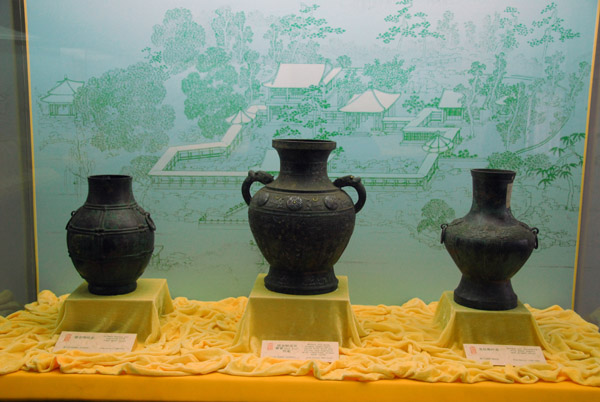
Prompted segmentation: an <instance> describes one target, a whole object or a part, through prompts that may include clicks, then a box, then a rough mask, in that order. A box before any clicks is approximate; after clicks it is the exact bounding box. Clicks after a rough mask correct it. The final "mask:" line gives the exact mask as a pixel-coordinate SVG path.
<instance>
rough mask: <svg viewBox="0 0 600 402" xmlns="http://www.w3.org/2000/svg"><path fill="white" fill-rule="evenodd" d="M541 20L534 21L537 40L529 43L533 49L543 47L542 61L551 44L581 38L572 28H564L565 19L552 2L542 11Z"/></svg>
mask: <svg viewBox="0 0 600 402" xmlns="http://www.w3.org/2000/svg"><path fill="white" fill-rule="evenodd" d="M540 17H541V19H539V20H536V21H533V22H532V24H531V25H532V26H533V28H534V29H533V31H534V35H535V38H534V39H531V40H529V41H528V43H529V45H530V46H531V47H533V48H535V47H538V46H541V47H542V61H543V60H545V59H546V54H547V53H548V48H549V46H550V44H551V43H555V42H556V41H557V40H558V41H560V42H565V41H567V40H571V39H575V38H578V37H579V36H580V33H579V32H574V31H573V30H572V29H571V28H565V27H564V26H563V23H564V19H563V18H560V17H559V15H558V6H557V4H556V3H555V2H551V3H550V4H548V5H547V6H546V7H544V8H543V9H542V11H540Z"/></svg>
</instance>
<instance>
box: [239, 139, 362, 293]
mask: <svg viewBox="0 0 600 402" xmlns="http://www.w3.org/2000/svg"><path fill="white" fill-rule="evenodd" d="M335 147H336V143H335V142H333V141H321V140H273V148H275V149H276V150H277V152H278V154H279V159H280V171H279V176H278V177H277V179H274V178H273V176H271V175H270V174H269V173H267V172H263V171H259V172H253V171H250V172H249V173H248V177H247V178H246V180H245V181H244V183H243V185H242V195H243V197H244V200H245V201H246V203H247V204H248V205H249V208H248V220H249V222H250V229H251V230H252V234H253V235H254V238H255V240H256V243H257V245H258V247H259V249H260V250H261V252H262V254H263V256H264V257H265V259H266V260H267V262H268V263H269V265H270V268H269V273H268V275H267V276H266V277H265V286H266V287H267V289H269V290H272V291H274V292H279V293H288V294H300V295H308V294H322V293H328V292H332V291H334V290H335V289H337V284H338V280H337V278H336V277H335V273H334V270H333V266H334V264H335V263H336V262H337V261H338V259H339V258H340V256H341V255H342V253H343V251H344V249H345V248H346V246H347V245H348V242H349V241H350V236H351V235H352V231H353V230H354V221H355V215H356V213H357V212H359V211H360V210H361V208H362V207H363V205H364V203H365V201H366V191H365V188H364V186H363V185H362V183H361V181H360V178H358V177H354V176H345V177H342V178H339V179H337V180H335V181H334V182H333V183H332V182H331V181H330V180H329V177H328V175H327V159H328V157H329V154H330V153H331V151H333V150H334V149H335ZM256 181H258V182H261V183H263V184H265V186H264V187H263V188H261V189H260V190H259V191H257V193H256V194H255V195H254V197H252V196H251V194H250V186H251V185H252V183H254V182H256ZM345 186H352V187H354V188H355V189H356V191H357V193H358V201H357V202H356V204H354V203H353V202H352V199H351V198H350V196H349V195H348V194H346V192H344V191H343V190H341V188H342V187H345Z"/></svg>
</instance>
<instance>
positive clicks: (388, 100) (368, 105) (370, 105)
mask: <svg viewBox="0 0 600 402" xmlns="http://www.w3.org/2000/svg"><path fill="white" fill-rule="evenodd" d="M399 97H400V94H390V93H387V92H382V91H378V90H376V89H367V90H366V91H365V92H363V93H362V94H359V95H354V96H353V97H352V98H350V100H349V101H348V103H346V105H345V106H343V107H341V108H340V112H347V113H382V112H385V111H386V110H388V109H389V108H390V107H391V106H392V105H393V104H394V103H395V102H396V101H397V100H398V98H399Z"/></svg>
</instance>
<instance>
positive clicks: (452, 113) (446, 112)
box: [438, 89, 464, 122]
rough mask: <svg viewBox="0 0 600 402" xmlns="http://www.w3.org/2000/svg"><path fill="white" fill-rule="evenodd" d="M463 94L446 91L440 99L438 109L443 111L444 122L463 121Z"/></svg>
mask: <svg viewBox="0 0 600 402" xmlns="http://www.w3.org/2000/svg"><path fill="white" fill-rule="evenodd" d="M462 97H463V94H461V93H460V92H456V91H452V90H448V89H444V90H443V91H442V96H441V97H440V103H439V104H438V108H439V109H440V110H441V111H442V122H445V121H449V120H453V121H456V120H462V119H463V112H464V107H463V105H462V103H461V101H460V100H461V98H462Z"/></svg>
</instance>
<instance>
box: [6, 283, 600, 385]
mask: <svg viewBox="0 0 600 402" xmlns="http://www.w3.org/2000/svg"><path fill="white" fill-rule="evenodd" d="M66 297H67V296H66V295H64V296H60V297H57V296H56V295H54V294H53V293H52V292H50V291H43V292H41V293H40V294H39V296H38V301H37V302H34V303H31V304H28V305H26V306H25V309H24V310H21V311H18V312H15V313H13V314H11V315H9V316H8V317H7V318H3V317H0V374H6V373H11V372H15V371H18V370H27V371H35V372H48V371H51V370H60V371H61V372H63V373H97V374H113V375H116V374H137V375H144V376H182V375H194V374H206V373H212V372H219V373H226V374H231V375H237V376H274V375H295V376H302V375H312V376H314V377H316V378H318V379H323V380H361V381H370V380H380V379H392V378H407V379H413V380H420V381H427V382H462V383H475V382H480V381H497V382H502V383H534V382H537V381H551V382H559V381H565V380H570V381H573V382H575V383H577V384H582V385H589V386H600V334H599V333H598V327H596V326H595V325H593V324H590V323H588V322H586V321H584V320H583V319H582V318H581V317H579V316H578V315H577V314H576V313H575V312H573V311H571V310H563V309H562V308H560V307H558V306H552V307H549V308H546V309H542V310H539V309H535V308H532V307H530V306H527V305H525V307H526V308H527V309H529V311H531V314H532V315H533V318H534V319H535V321H536V323H537V326H538V328H539V333H540V335H541V336H542V337H543V341H544V342H545V345H546V346H547V347H546V348H545V350H544V355H545V357H546V359H547V363H545V364H531V365H527V366H520V367H514V366H510V365H507V366H492V365H491V364H489V363H476V362H474V361H472V360H469V359H466V358H465V355H464V352H463V350H462V346H461V345H458V344H452V345H450V346H448V347H446V346H440V338H441V336H442V332H443V328H442V327H441V325H440V324H439V323H436V321H435V319H434V316H435V312H436V308H437V306H438V302H432V303H429V304H426V303H424V302H423V301H421V300H420V299H412V300H409V301H408V302H406V303H404V304H403V305H401V306H385V305H379V306H361V305H355V306H352V310H353V312H354V314H355V316H356V319H357V320H358V324H359V325H360V327H361V328H362V329H364V331H365V335H364V336H362V337H361V344H362V345H361V346H354V347H347V348H346V347H341V348H340V359H339V360H337V361H335V362H332V363H327V362H322V361H312V360H308V361H302V360H282V359H274V358H268V357H265V358H261V357H259V356H257V355H256V354H254V353H248V352H237V351H235V348H234V339H235V337H236V333H237V330H238V327H239V324H240V321H241V318H242V315H243V313H244V309H245V307H246V304H247V302H248V299H247V298H246V297H238V298H228V299H224V300H221V301H217V302H202V301H196V300H189V299H187V298H183V297H178V298H175V299H174V300H173V307H174V310H173V311H172V312H171V313H169V314H166V315H164V316H162V317H161V318H160V338H159V339H157V340H156V341H155V342H152V343H143V342H140V343H138V345H137V346H136V348H135V349H134V350H133V351H132V352H128V353H113V354H95V353H84V352H80V351H64V350H62V351H57V352H54V351H53V347H54V344H55V343H56V341H57V339H58V334H57V333H55V329H56V324H57V320H58V317H59V311H60V309H61V307H62V305H63V303H64V301H65V299H66Z"/></svg>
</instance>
